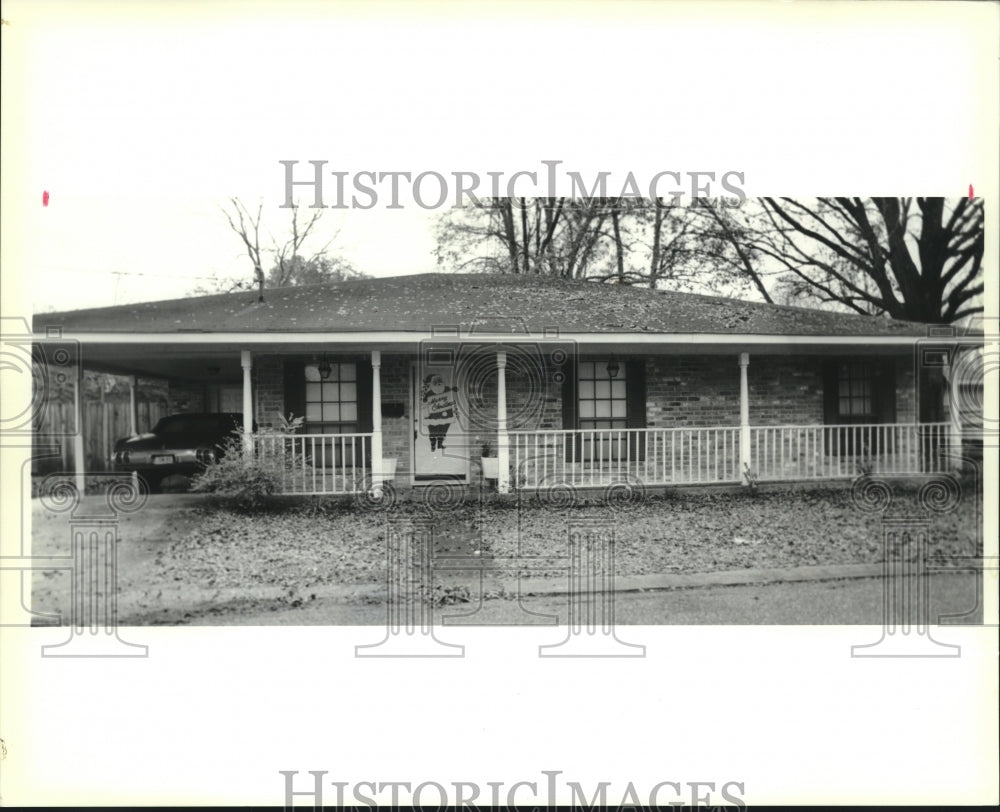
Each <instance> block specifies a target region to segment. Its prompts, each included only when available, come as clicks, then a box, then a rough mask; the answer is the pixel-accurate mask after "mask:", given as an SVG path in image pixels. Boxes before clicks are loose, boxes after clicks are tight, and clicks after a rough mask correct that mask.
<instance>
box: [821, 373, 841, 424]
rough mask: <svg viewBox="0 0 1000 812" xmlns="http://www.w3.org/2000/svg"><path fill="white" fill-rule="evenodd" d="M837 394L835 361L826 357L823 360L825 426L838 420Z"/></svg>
mask: <svg viewBox="0 0 1000 812" xmlns="http://www.w3.org/2000/svg"><path fill="white" fill-rule="evenodd" d="M838 394H839V393H838V390H837V361H835V360H833V359H827V360H825V361H823V422H824V423H825V424H826V425H827V426H834V425H836V424H837V421H838V420H839V417H840V412H839V409H838V402H837V397H838Z"/></svg>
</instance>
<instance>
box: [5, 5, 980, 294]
mask: <svg viewBox="0 0 1000 812" xmlns="http://www.w3.org/2000/svg"><path fill="white" fill-rule="evenodd" d="M626 7H627V8H628V13H627V14H626V13H624V11H621V10H622V9H625V8H626ZM772 7H773V6H772ZM94 8H95V7H94V6H92V5H91V4H86V3H77V4H73V3H70V4H66V3H53V2H45V0H39V1H38V2H34V3H30V4H26V3H17V2H14V3H8V4H6V5H5V7H4V16H5V18H6V19H7V22H8V23H9V24H6V25H4V28H3V46H4V48H3V59H4V71H3V74H4V115H3V123H4V139H3V149H4V203H5V205H4V213H3V214H4V225H5V233H4V240H3V242H4V246H3V252H4V263H5V264H4V285H5V286H6V287H5V290H4V293H6V294H10V293H11V291H12V289H13V288H12V285H15V284H16V285H18V286H19V288H20V298H19V299H18V303H19V305H20V306H21V307H22V308H25V309H27V310H29V311H30V310H34V311H39V310H49V309H58V310H61V309H67V308H76V307H88V306H102V305H110V304H115V303H119V304H121V303H126V302H131V301H138V300H144V299H146V300H148V299H156V298H165V297H172V296H181V295H184V294H185V293H186V292H188V291H189V290H190V289H191V288H192V287H194V286H196V285H197V284H199V282H203V281H205V279H204V278H205V277H211V276H214V275H230V274H233V273H238V272H240V271H241V270H242V271H245V272H247V273H249V271H250V266H249V264H248V263H247V260H246V258H245V255H244V254H243V253H242V251H241V247H240V244H239V242H238V240H237V239H236V238H235V236H234V235H233V234H232V233H231V232H230V231H229V230H228V227H227V225H226V223H225V221H224V219H223V218H222V215H221V214H220V212H219V210H218V206H219V205H220V204H222V203H224V202H225V201H226V200H227V199H228V198H229V197H231V196H233V195H238V196H240V197H242V198H243V199H244V200H246V201H247V202H248V203H249V204H251V205H253V204H254V203H255V202H256V201H257V200H260V199H263V201H264V204H265V220H266V222H268V223H270V224H275V227H279V226H280V224H281V223H282V222H283V219H284V217H285V215H286V212H283V211H281V210H280V209H278V206H279V204H280V203H281V201H282V199H283V168H282V167H281V166H280V165H279V163H278V162H279V161H280V160H299V161H302V162H303V166H304V162H306V161H309V160H326V161H328V162H329V164H328V168H329V169H330V170H340V171H347V172H352V173H353V172H358V171H361V170H373V171H402V170H406V171H410V172H412V173H414V174H415V173H419V172H421V171H425V170H438V171H442V172H451V171H456V170H465V171H475V172H479V173H485V172H486V171H490V170H492V171H504V172H506V173H511V172H514V171H517V170H519V169H529V170H538V169H540V168H541V165H540V161H541V160H543V159H557V160H561V161H563V162H564V167H565V168H567V169H573V170H577V171H580V172H583V173H584V174H585V175H586V174H587V173H594V172H596V171H599V170H607V171H612V172H615V173H618V174H624V173H626V172H629V171H632V172H635V173H637V174H639V175H645V176H647V177H648V176H650V175H652V174H653V173H655V172H659V171H663V170H675V171H676V170H680V171H687V172H689V171H705V170H714V171H717V172H719V173H722V172H724V171H730V170H732V171H741V172H743V173H744V174H745V177H746V183H745V189H746V190H747V192H748V193H750V194H755V193H757V194H759V193H762V192H779V193H782V194H799V193H801V194H815V193H817V192H826V191H847V192H849V193H860V192H863V191H884V190H886V189H891V190H894V191H895V192H899V193H910V192H924V193H936V194H944V195H948V196H954V195H955V194H956V193H958V194H962V193H964V191H965V189H966V188H967V186H968V183H970V182H972V183H976V184H977V190H978V192H977V193H985V192H988V191H989V189H988V188H987V187H988V186H989V184H993V183H995V179H996V177H997V173H996V171H995V163H983V160H984V159H983V155H984V154H986V155H987V156H988V155H989V153H988V151H987V152H986V153H984V150H983V147H982V143H981V139H982V138H983V136H984V135H985V136H986V137H987V138H988V137H989V135H990V133H985V134H984V133H982V132H977V131H976V130H975V128H971V129H970V128H966V129H956V128H955V127H951V126H947V125H946V124H945V123H942V122H939V121H936V120H935V122H933V126H932V123H931V122H929V121H928V119H927V116H926V115H925V112H924V108H923V106H922V104H917V103H916V102H917V101H919V99H922V98H931V97H938V98H947V99H948V115H949V116H950V117H952V118H953V119H954V120H955V121H963V120H975V117H976V116H982V115H983V114H982V105H983V103H984V99H983V97H982V94H981V89H979V88H976V87H974V86H971V85H970V84H969V83H968V82H966V83H965V84H959V83H958V82H957V81H956V78H955V77H956V76H959V77H967V76H969V75H975V74H976V71H977V64H978V62H977V60H978V61H981V60H982V59H983V54H988V53H989V51H988V49H985V48H984V49H983V50H982V51H977V50H976V49H975V48H970V47H969V42H970V40H969V36H970V29H969V28H968V25H965V24H964V23H963V21H962V19H961V16H962V15H961V14H957V15H954V17H953V19H955V20H956V22H955V26H954V30H951V29H949V28H948V27H947V26H943V27H942V25H940V23H935V26H934V27H933V28H927V27H926V26H925V27H924V28H921V27H920V25H919V19H917V18H919V16H920V13H919V12H918V9H919V8H920V7H919V6H915V5H913V4H908V9H907V15H908V16H907V18H906V19H907V20H915V22H914V24H913V28H907V27H906V26H905V25H902V24H901V18H899V16H898V14H897V13H896V12H895V11H894V10H893V9H892V8H891V6H890V7H889V8H888V9H887V10H886V9H880V10H879V11H878V12H877V13H875V12H872V14H871V17H872V25H871V26H870V27H869V28H867V29H866V30H864V31H859V30H858V29H857V28H856V27H853V28H852V27H851V26H850V25H849V24H848V25H842V24H841V22H840V21H839V18H838V17H837V15H836V13H835V12H826V11H822V10H817V9H816V8H813V4H810V8H811V11H810V13H809V14H808V15H805V14H804V15H802V16H801V19H799V18H798V17H797V16H796V15H797V13H796V12H794V11H793V12H791V13H790V14H789V15H787V17H788V20H787V22H786V24H785V26H784V28H782V27H781V26H775V25H774V23H773V21H766V20H759V19H758V14H757V11H758V10H755V9H754V8H752V7H751V6H750V5H749V4H737V5H735V6H733V7H731V8H730V9H729V11H728V13H729V17H730V20H731V22H732V24H731V25H730V26H728V27H727V28H725V29H721V28H719V27H718V26H716V25H713V23H712V21H711V20H707V19H705V18H704V16H703V15H702V16H698V15H697V14H696V13H694V12H692V13H691V14H687V15H686V14H685V13H684V12H683V9H684V8H685V7H684V6H683V5H682V4H677V3H665V4H655V3H642V4H634V5H633V4H621V3H619V4H604V3H583V4H575V5H573V6H572V7H571V8H572V13H571V14H569V13H567V8H568V7H567V8H561V7H560V6H559V4H541V5H529V4H515V5H513V6H509V5H508V6H498V7H492V6H484V7H479V8H477V9H476V10H474V11H468V12H466V13H464V14H463V13H461V12H460V11H458V9H461V8H462V7H461V6H459V5H458V4H444V5H441V6H426V5H425V6H417V7H416V8H414V7H412V6H408V5H404V6H400V5H389V4H367V5H364V4H358V5H356V6H345V5H343V4H323V5H316V4H313V5H305V6H303V5H296V4H282V5H279V6H273V7H272V6H258V5H254V6H253V9H254V11H253V13H252V14H249V13H246V14H245V13H243V12H240V11H237V10H236V7H234V6H232V5H230V4H222V3H215V4H213V3H209V4H207V5H206V4H191V3H170V4H153V3H144V2H137V3H132V4H128V5H123V4H115V5H108V6H104V7H100V10H98V11H95V10H94ZM511 8H516V9H517V13H512V12H511V11H510V9H511ZM611 8H614V9H616V10H618V12H619V13H615V14H612V13H610V12H609V9H611ZM694 8H695V9H697V6H695V7H694ZM435 9H437V10H436V11H435ZM827 14H829V19H826V18H825V17H824V15H827ZM643 18H648V19H647V21H646V22H643ZM741 18H742V19H741ZM950 19H952V18H950ZM528 22H530V25H528V24H526V23H528ZM737 23H738V24H737ZM927 36H933V37H934V43H933V47H934V49H935V53H936V54H937V55H939V58H938V59H936V60H927V59H926V58H925V57H926V54H927V52H928V49H927V43H926V42H924V41H922V39H921V37H927ZM691 42H701V43H703V49H701V50H698V51H697V53H695V52H692V51H691V49H690V48H688V47H685V48H681V47H680V45H679V44H680V43H688V44H690V43H691ZM778 42H780V43H781V47H780V48H779V47H778V46H777V43H778ZM889 45H891V46H892V49H891V52H892V53H893V54H894V57H893V59H892V61H891V62H888V63H887V64H885V65H882V64H881V63H880V60H881V59H883V58H887V57H884V55H885V54H887V53H890V49H888V46H889ZM836 47H840V48H843V49H845V53H847V52H849V54H850V56H851V59H839V60H838V59H831V60H827V59H817V56H816V55H817V53H819V52H821V51H822V52H826V53H829V52H830V49H831V48H836ZM824 49H825V50H824ZM900 53H903V54H904V57H905V55H907V54H911V53H912V56H913V59H912V60H910V61H909V62H908V67H907V76H908V77H909V78H908V80H907V81H908V83H907V84H906V86H905V88H904V89H903V90H902V92H901V98H897V99H887V98H886V95H885V93H886V89H885V86H884V84H882V83H879V82H876V81H875V78H874V77H876V76H877V75H879V74H880V72H882V71H890V70H891V71H892V73H893V75H897V76H898V75H899V72H898V70H897V69H896V68H895V67H894V66H895V65H898V64H899V62H900V57H899V54H900ZM597 54H600V55H601V58H600V59H595V55H597ZM750 64H752V65H753V66H754V70H753V72H749V71H748V70H747V65H750ZM984 65H985V63H984ZM802 66H808V70H807V71H803V70H801V67H802ZM989 69H991V70H995V65H992V66H989ZM774 83H780V85H781V87H782V93H781V94H778V95H777V96H775V95H773V94H772V95H771V96H768V97H761V95H760V90H761V89H762V88H766V87H768V86H769V84H774ZM896 84H897V85H898V84H899V83H898V82H897V83H896ZM817 87H822V88H823V91H822V92H817ZM918 97H919V98H918ZM898 102H901V103H898ZM848 111H849V115H846V114H845V113H846V112H848ZM779 116H780V117H781V118H780V119H779ZM779 120H780V126H779ZM915 140H919V147H920V149H919V150H917V156H916V157H917V158H919V157H920V156H927V155H932V156H934V160H933V161H926V160H924V161H923V162H922V163H919V164H917V163H916V162H915V157H914V154H913V153H908V152H907V151H906V150H905V149H900V145H901V144H903V143H906V142H910V143H911V144H912V142H914V141H915ZM986 160H988V161H995V158H989V157H988V158H987V159H986ZM991 173H992V174H991ZM915 178H919V182H915V180H914V179H915ZM859 179H860V185H859ZM980 179H981V181H980ZM45 191H47V192H48V193H49V204H48V206H46V207H43V206H42V196H43V192H45ZM12 201H13V203H12ZM430 218H431V214H430V213H429V212H426V211H423V210H421V209H419V208H417V207H415V206H414V205H412V203H410V204H409V205H407V206H405V207H404V209H402V210H386V209H385V208H384V207H383V206H381V205H380V206H378V207H376V208H375V209H373V210H371V211H356V210H353V211H330V212H328V214H327V220H328V226H329V227H330V228H335V227H339V228H340V229H341V236H340V240H339V242H338V246H339V250H341V251H342V252H343V253H344V254H345V255H346V256H347V257H348V258H349V259H351V260H352V261H353V262H354V263H355V264H356V265H357V267H359V268H360V269H361V270H363V271H365V272H367V273H370V274H372V275H377V276H381V275H390V274H406V273H420V272H425V271H430V270H435V264H434V258H433V255H432V251H433V247H434V246H433V241H432V238H431V232H430V228H429V225H430ZM8 306H9V305H8Z"/></svg>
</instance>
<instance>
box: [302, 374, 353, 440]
mask: <svg viewBox="0 0 1000 812" xmlns="http://www.w3.org/2000/svg"><path fill="white" fill-rule="evenodd" d="M327 366H329V368H330V369H329V373H328V374H327V375H326V377H324V376H323V375H322V374H321V372H320V365H318V364H306V366H305V376H306V392H305V408H306V414H305V418H306V419H305V423H306V433H309V434H353V433H355V432H357V431H358V369H357V365H356V364H353V363H350V364H337V363H329V364H324V365H323V367H324V372H325V371H326V369H325V368H326V367H327Z"/></svg>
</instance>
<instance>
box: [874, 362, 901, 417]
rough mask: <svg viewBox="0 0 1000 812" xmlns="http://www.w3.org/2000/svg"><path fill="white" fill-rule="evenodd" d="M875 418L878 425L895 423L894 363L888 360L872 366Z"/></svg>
mask: <svg viewBox="0 0 1000 812" xmlns="http://www.w3.org/2000/svg"><path fill="white" fill-rule="evenodd" d="M873 368H874V372H875V380H874V382H873V387H872V390H873V392H874V394H875V403H874V404H872V405H873V407H874V410H875V417H876V420H877V422H879V423H895V422H896V361H895V359H892V358H889V359H886V360H883V361H882V362H881V363H878V364H875V365H874V367H873Z"/></svg>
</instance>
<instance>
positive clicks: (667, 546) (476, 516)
mask: <svg viewBox="0 0 1000 812" xmlns="http://www.w3.org/2000/svg"><path fill="white" fill-rule="evenodd" d="M188 510H191V511H195V512H196V515H195V516H194V517H193V518H194V519H195V521H185V522H179V523H178V525H177V529H176V530H175V531H173V532H172V534H171V536H170V537H169V538H168V540H167V541H168V543H167V544H164V545H162V546H160V547H159V550H158V553H157V558H156V562H155V564H156V570H157V573H158V574H159V575H160V576H161V577H162V578H163V579H164V580H165V581H167V582H169V581H176V580H184V581H186V582H188V583H190V584H191V585H192V586H194V585H201V586H204V587H207V588H224V587H240V586H262V585H267V586H280V587H287V588H294V589H304V588H308V587H312V586H315V585H321V584H364V583H377V582H380V581H382V580H383V579H384V578H385V562H386V551H385V531H386V527H387V523H388V521H390V520H391V521H394V522H401V523H402V524H403V525H404V526H405V525H406V524H407V523H409V522H410V521H417V520H419V521H426V520H428V519H430V520H431V521H432V524H433V526H434V528H435V534H436V535H437V537H438V538H440V537H442V536H446V537H447V538H448V539H449V541H451V542H455V543H457V544H458V545H459V547H458V548H459V549H462V548H463V545H464V548H465V549H467V550H469V551H471V550H475V549H480V550H481V553H482V558H483V560H484V562H485V563H486V564H487V565H489V566H490V568H491V570H492V571H493V572H494V573H495V574H497V575H502V576H510V575H513V574H515V573H516V572H517V571H518V570H519V569H522V570H524V571H525V572H527V573H529V574H530V575H532V576H545V575H548V576H552V577H557V576H558V577H564V576H565V570H563V569H561V568H558V569H557V568H554V566H557V565H558V562H552V561H551V560H550V563H549V566H548V568H546V567H545V566H544V563H543V562H526V561H525V557H545V558H549V559H551V558H554V557H564V556H565V555H566V554H567V550H568V542H567V539H568V536H569V530H570V528H573V527H580V526H597V527H599V528H601V530H600V532H602V533H606V532H607V528H609V527H613V529H614V534H615V540H616V545H615V561H616V565H615V570H616V574H617V575H618V576H629V575H644V574H652V573H694V572H711V571H716V570H718V571H722V570H736V569H744V568H761V567H764V568H771V567H795V566H806V565H817V564H848V563H875V562H879V561H881V560H882V558H883V543H882V536H883V532H882V524H881V520H882V518H883V517H882V515H881V514H878V513H869V512H865V511H862V510H861V509H860V508H859V507H857V506H856V505H855V504H854V503H853V502H852V500H851V494H850V492H849V491H848V490H840V489H837V490H833V489H819V488H817V489H814V490H798V491H781V492H778V491H773V492H761V493H759V494H757V495H756V497H753V496H751V495H749V494H748V493H745V492H740V493H704V492H701V493H696V492H684V491H681V492H677V493H673V494H670V495H667V496H659V495H658V496H653V497H648V498H647V499H645V500H644V501H643V502H641V503H639V504H637V505H632V506H624V507H619V508H617V509H611V508H608V507H606V506H603V505H600V504H588V505H582V506H578V507H571V508H562V509H560V508H556V507H554V506H551V505H549V506H546V505H541V504H538V503H537V502H536V500H534V499H532V498H530V497H529V498H525V499H522V500H521V503H520V504H516V503H512V502H510V501H507V502H504V501H501V500H499V499H487V500H486V501H485V503H484V504H475V503H472V504H466V505H462V506H459V507H457V508H453V509H451V510H445V511H441V512H435V513H431V512H430V511H429V509H428V508H427V507H425V506H424V505H422V504H421V503H420V501H419V499H418V498H417V499H413V498H411V499H410V500H402V499H401V500H400V501H399V502H398V503H397V504H396V506H395V507H393V508H392V509H390V510H388V511H385V512H378V511H371V510H365V509H362V508H359V507H357V506H356V505H354V504H353V503H348V504H335V503H329V502H328V503H313V504H296V505H288V506H287V507H286V508H285V509H283V510H278V511H269V512H262V513H257V514H253V515H246V514H239V513H234V512H231V511H228V510H225V509H221V508H216V507H210V506H208V505H200V506H198V507H194V508H188ZM886 516H887V517H889V518H890V519H891V518H893V517H898V518H903V519H909V520H913V519H918V520H926V521H927V522H928V529H929V539H930V548H929V551H930V560H931V561H932V562H936V563H943V564H951V565H954V564H955V563H956V562H954V561H953V560H952V557H953V556H977V555H978V556H981V555H982V540H981V532H980V531H981V527H982V518H981V511H980V510H979V509H978V505H977V500H975V499H974V498H971V497H967V498H965V499H964V500H962V501H960V502H959V503H958V504H957V506H955V507H954V508H953V509H951V510H950V511H949V512H946V513H935V512H933V511H931V510H929V509H927V508H924V507H921V506H920V505H919V503H918V499H917V492H916V489H913V490H912V492H910V491H900V490H899V489H898V488H897V493H896V497H895V499H894V502H893V504H892V505H891V506H890V508H889V511H888V513H887V514H886Z"/></svg>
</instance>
